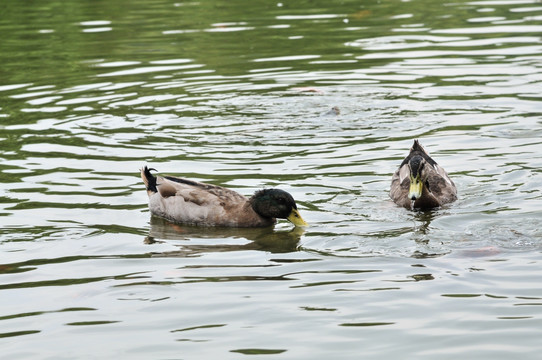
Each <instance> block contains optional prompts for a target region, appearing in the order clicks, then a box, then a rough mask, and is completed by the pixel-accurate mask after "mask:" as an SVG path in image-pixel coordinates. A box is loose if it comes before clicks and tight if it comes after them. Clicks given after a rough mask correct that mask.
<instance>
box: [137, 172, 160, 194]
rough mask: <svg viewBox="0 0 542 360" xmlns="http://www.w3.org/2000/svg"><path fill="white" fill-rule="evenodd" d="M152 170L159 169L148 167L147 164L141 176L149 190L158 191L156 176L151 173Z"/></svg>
mask: <svg viewBox="0 0 542 360" xmlns="http://www.w3.org/2000/svg"><path fill="white" fill-rule="evenodd" d="M151 170H154V171H157V170H156V169H154V168H148V167H147V166H145V167H144V168H143V169H142V170H141V178H142V179H143V182H144V183H145V186H146V187H147V190H148V191H152V192H158V189H157V188H156V176H154V175H153V174H151Z"/></svg>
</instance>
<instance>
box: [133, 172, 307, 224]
mask: <svg viewBox="0 0 542 360" xmlns="http://www.w3.org/2000/svg"><path fill="white" fill-rule="evenodd" d="M151 170H154V171H156V170H155V169H149V168H147V167H146V166H145V167H144V168H143V169H141V179H143V182H144V183H145V187H146V188H147V194H148V195H149V209H150V211H151V213H153V214H154V215H157V216H160V217H163V218H166V219H168V220H171V221H174V222H178V223H184V224H191V225H204V226H227V227H264V226H270V225H273V224H274V223H275V222H276V219H277V218H280V219H287V220H288V221H290V222H291V223H293V224H294V225H296V226H306V225H307V223H306V222H305V221H304V220H303V218H302V217H301V215H300V214H299V211H298V210H297V205H296V203H295V201H294V199H293V197H292V195H290V194H289V193H287V192H286V191H284V190H280V189H263V190H259V191H256V192H255V193H254V195H252V196H251V197H250V198H246V197H245V196H243V195H241V194H239V193H237V192H235V191H233V190H230V189H226V188H224V187H221V186H216V185H211V184H204V183H200V182H197V181H193V180H188V179H184V178H179V177H173V176H154V175H152V174H151Z"/></svg>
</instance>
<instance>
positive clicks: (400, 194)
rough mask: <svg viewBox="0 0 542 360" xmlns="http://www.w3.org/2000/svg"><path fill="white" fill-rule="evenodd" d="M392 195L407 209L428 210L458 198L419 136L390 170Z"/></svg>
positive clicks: (451, 182)
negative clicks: (408, 151) (407, 152)
mask: <svg viewBox="0 0 542 360" xmlns="http://www.w3.org/2000/svg"><path fill="white" fill-rule="evenodd" d="M390 197H391V199H392V200H393V201H394V202H395V203H396V204H397V205H399V206H402V207H405V208H407V209H419V210H429V209H434V208H438V207H440V206H442V205H444V204H448V203H451V202H454V201H455V200H457V188H456V186H455V184H454V182H453V181H452V179H450V177H449V176H448V173H447V172H446V171H445V170H444V169H443V168H442V167H440V165H438V164H437V162H436V161H435V160H433V158H432V157H431V156H429V154H428V153H427V151H425V149H424V148H423V146H422V145H421V144H420V142H419V141H418V140H414V144H413V145H412V147H411V148H410V153H409V154H408V155H407V157H406V158H405V159H404V160H403V162H402V163H401V165H400V166H399V168H398V169H397V171H395V173H394V174H393V177H392V179H391V188H390Z"/></svg>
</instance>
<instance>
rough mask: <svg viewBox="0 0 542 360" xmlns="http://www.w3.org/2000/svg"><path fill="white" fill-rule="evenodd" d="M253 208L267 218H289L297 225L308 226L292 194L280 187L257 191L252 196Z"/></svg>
mask: <svg viewBox="0 0 542 360" xmlns="http://www.w3.org/2000/svg"><path fill="white" fill-rule="evenodd" d="M250 202H251V205H252V208H253V209H254V211H256V213H258V214H259V215H260V216H263V217H266V218H279V219H287V220H288V221H290V222H291V223H292V224H294V225H295V226H307V225H308V224H307V223H306V222H305V220H303V218H302V217H301V215H300V214H299V211H297V205H296V203H295V200H294V198H293V197H292V195H290V194H289V193H287V192H286V191H284V190H280V189H264V190H260V191H257V192H256V193H255V194H254V195H253V196H252V197H251V198H250Z"/></svg>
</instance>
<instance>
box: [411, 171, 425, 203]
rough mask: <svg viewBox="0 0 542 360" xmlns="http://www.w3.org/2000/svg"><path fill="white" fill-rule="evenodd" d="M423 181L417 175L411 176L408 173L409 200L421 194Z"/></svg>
mask: <svg viewBox="0 0 542 360" xmlns="http://www.w3.org/2000/svg"><path fill="white" fill-rule="evenodd" d="M422 190H423V182H422V181H421V179H420V177H419V176H416V177H413V176H412V175H410V189H409V190H408V198H409V199H410V200H416V199H419V198H420V197H421V196H422Z"/></svg>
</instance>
